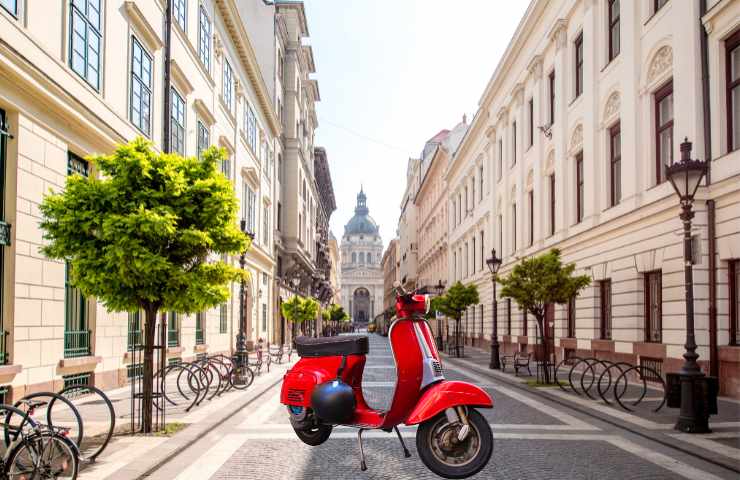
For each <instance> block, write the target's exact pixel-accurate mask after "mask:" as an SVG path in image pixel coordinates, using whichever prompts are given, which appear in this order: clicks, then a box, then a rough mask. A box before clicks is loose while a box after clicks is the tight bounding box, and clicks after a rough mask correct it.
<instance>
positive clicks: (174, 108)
mask: <svg viewBox="0 0 740 480" xmlns="http://www.w3.org/2000/svg"><path fill="white" fill-rule="evenodd" d="M170 109H171V112H170V147H171V148H172V151H173V152H177V153H179V154H180V155H185V100H183V99H182V97H181V96H180V94H179V93H177V90H175V89H174V88H173V89H172V105H171V107H170Z"/></svg>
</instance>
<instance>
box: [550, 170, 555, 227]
mask: <svg viewBox="0 0 740 480" xmlns="http://www.w3.org/2000/svg"><path fill="white" fill-rule="evenodd" d="M548 178H549V179H550V188H549V190H550V191H549V193H550V235H555V174H554V173H553V174H552V175H550V176H549V177H548Z"/></svg>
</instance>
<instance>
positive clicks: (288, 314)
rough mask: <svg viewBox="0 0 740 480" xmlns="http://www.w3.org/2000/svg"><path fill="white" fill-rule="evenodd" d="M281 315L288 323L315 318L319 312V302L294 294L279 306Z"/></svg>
mask: <svg viewBox="0 0 740 480" xmlns="http://www.w3.org/2000/svg"><path fill="white" fill-rule="evenodd" d="M280 308H281V309H282V312H283V316H284V317H285V319H286V320H288V321H289V322H290V323H303V322H308V321H311V320H313V319H315V318H316V315H317V314H318V313H319V308H320V306H319V302H317V301H316V300H314V299H313V298H304V297H301V296H300V295H294V296H292V297H291V298H289V299H288V300H286V301H285V302H283V303H282V305H281V307H280Z"/></svg>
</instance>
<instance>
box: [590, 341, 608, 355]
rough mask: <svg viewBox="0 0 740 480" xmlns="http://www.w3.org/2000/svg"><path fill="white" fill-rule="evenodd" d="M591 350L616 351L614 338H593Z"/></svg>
mask: <svg viewBox="0 0 740 480" xmlns="http://www.w3.org/2000/svg"><path fill="white" fill-rule="evenodd" d="M591 350H594V351H597V350H598V351H599V352H614V340H596V339H593V340H591Z"/></svg>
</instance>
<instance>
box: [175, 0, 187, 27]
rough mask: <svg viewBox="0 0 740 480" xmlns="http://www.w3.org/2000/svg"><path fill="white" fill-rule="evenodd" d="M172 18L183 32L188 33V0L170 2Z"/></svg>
mask: <svg viewBox="0 0 740 480" xmlns="http://www.w3.org/2000/svg"><path fill="white" fill-rule="evenodd" d="M172 18H173V19H174V20H175V23H176V24H177V25H179V26H180V28H182V31H183V32H185V33H187V32H188V0H172ZM181 21H182V23H180V22H181Z"/></svg>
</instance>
